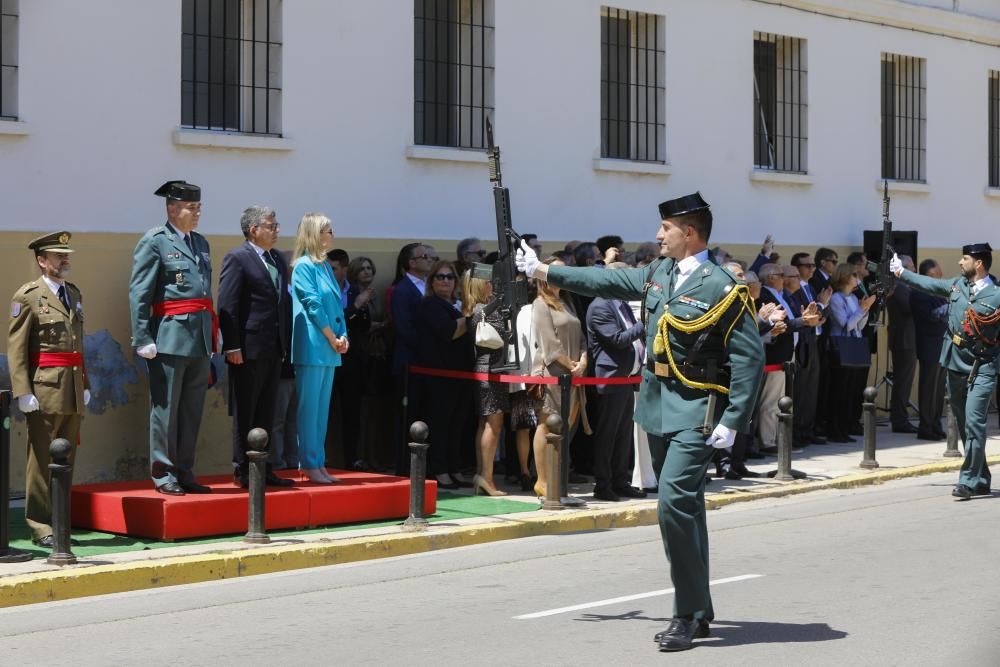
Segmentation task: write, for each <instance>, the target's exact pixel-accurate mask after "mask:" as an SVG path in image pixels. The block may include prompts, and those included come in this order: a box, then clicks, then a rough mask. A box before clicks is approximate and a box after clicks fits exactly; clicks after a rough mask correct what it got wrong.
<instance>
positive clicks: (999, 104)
mask: <svg viewBox="0 0 1000 667" xmlns="http://www.w3.org/2000/svg"><path fill="white" fill-rule="evenodd" d="M987 95H988V96H989V140H990V164H989V169H990V187H991V188H1000V72H998V71H996V70H991V71H990V75H989V81H988V89H987Z"/></svg>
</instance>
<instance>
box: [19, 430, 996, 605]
mask: <svg viewBox="0 0 1000 667" xmlns="http://www.w3.org/2000/svg"><path fill="white" fill-rule="evenodd" d="M995 419H996V417H995V416H994V415H991V416H990V422H991V425H990V426H991V428H990V434H991V436H990V439H989V441H988V443H987V454H988V455H989V456H990V463H991V464H997V463H1000V437H998V435H997V433H996V428H995V427H996V424H995ZM944 451H945V443H944V442H943V441H942V442H925V441H920V440H916V439H915V438H914V437H913V436H911V435H904V434H894V433H891V432H890V430H889V428H888V427H880V428H879V429H878V449H877V453H876V459H877V460H878V462H879V466H880V467H879V468H878V469H875V470H870V471H869V470H863V469H861V468H860V467H859V463H860V462H861V459H862V439H861V438H860V437H859V438H858V442H857V443H852V444H838V445H810V446H809V447H806V448H804V449H802V450H801V451H799V452H797V453H795V454H793V457H792V467H793V468H794V469H796V470H799V471H801V472H804V473H806V475H807V476H808V477H807V479H804V480H797V481H794V482H776V481H774V480H773V479H768V478H760V479H752V480H739V481H730V480H724V479H714V480H712V482H711V483H710V484H709V485H708V487H707V504H708V507H709V508H710V509H715V508H718V507H722V506H724V505H727V504H730V503H733V502H743V501H748V500H754V499H758V498H774V497H780V496H785V495H791V494H798V493H806V492H809V491H815V490H821V489H830V488H851V487H855V486H861V485H866V484H877V483H880V482H883V481H887V480H891V479H899V478H902V477H911V476H916V475H926V474H931V473H934V472H943V471H949V470H954V471H957V470H958V468H959V467H960V466H961V463H962V458H944V457H943V453H944ZM748 467H749V468H750V469H752V470H755V471H757V472H766V471H768V470H773V469H775V467H776V466H775V459H774V458H773V457H769V458H767V459H764V460H760V461H751V462H750V464H749V465H748ZM710 472H712V471H710ZM955 479H956V481H957V473H956V477H955ZM591 491H592V486H591V485H573V486H572V487H571V493H572V494H573V495H575V496H577V497H580V498H582V499H583V500H586V501H587V504H586V506H585V507H583V508H580V509H571V510H562V511H544V510H541V509H538V510H536V511H529V512H524V511H521V512H519V513H516V514H501V513H499V512H498V514H496V515H491V516H479V517H476V518H469V519H461V518H460V519H451V520H447V521H443V522H438V523H431V524H430V526H429V527H428V529H427V530H426V531H422V532H416V533H413V532H403V531H402V530H401V528H400V527H399V526H398V525H393V526H385V525H383V526H380V527H374V528H373V527H367V528H358V529H349V530H344V529H340V530H337V531H336V532H334V531H333V530H320V531H316V530H314V531H310V532H308V533H292V534H289V533H283V534H281V535H280V536H276V537H275V539H274V540H273V541H272V543H271V544H269V545H248V544H245V543H243V542H239V541H219V542H211V543H199V544H180V543H178V544H177V545H176V546H171V547H166V548H158V549H151V550H143V551H123V552H120V553H107V554H101V555H98V556H93V557H80V559H79V563H78V564H77V565H73V566H67V567H63V568H59V567H57V566H52V565H48V564H46V562H45V560H44V559H41V558H36V559H35V560H32V561H29V562H26V563H14V564H0V606H2V607H6V606H14V605H21V604H32V603H36V602H45V601H50V600H60V599H69V598H74V597H82V596H87V595H100V594H106V593H115V592H122V591H129V590H137V589H144V588H155V587H160V586H171V585H178V584H186V583H195V582H201V581H211V580H216V579H227V578H232V577H239V576H248V575H253V574H264V573H269V572H279V571H284V570H291V569H298V568H304V567H317V566H322V565H333V564H338V563H348V562H354V561H361V560H369V559H374V558H385V557H390V556H400V555H406V554H413V553H420V552H426V551H433V550H436V549H445V548H450V547H456V546H465V545H470V544H479V543H483V542H492V541H496V540H506V539H516V538H520V537H529V536H534V535H543V534H554V533H562V532H573V531H581V530H594V529H610V528H622V527H629V526H639V525H651V524H654V523H655V522H656V501H655V499H653V498H650V499H645V500H629V501H622V502H617V503H610V502H602V501H594V500H593V499H592V496H591ZM942 493H943V494H944V493H950V490H948V489H942ZM484 500H485V499H484ZM490 500H492V499H490ZM498 500H499V499H498ZM502 500H504V501H518V500H520V501H523V502H525V503H533V504H534V505H535V506H537V505H538V502H537V500H536V499H535V498H534V496H533V494H531V493H530V492H529V493H522V492H520V491H519V490H518V491H512V492H511V493H510V495H508V496H506V497H504V498H503V499H502ZM502 504H503V503H497V505H498V507H497V509H498V511H504V510H501V507H500V506H501V505H502ZM506 507H507V508H508V509H507V510H505V511H508V512H509V511H510V509H509V508H510V505H507V506H506ZM524 509H530V506H527V505H526V506H525V508H524Z"/></svg>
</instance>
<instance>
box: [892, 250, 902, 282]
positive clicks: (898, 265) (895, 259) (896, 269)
mask: <svg viewBox="0 0 1000 667" xmlns="http://www.w3.org/2000/svg"><path fill="white" fill-rule="evenodd" d="M889 270H890V271H892V275H894V276H896V277H897V278H898V277H899V274H901V273H902V272H903V263H902V262H901V261H899V255H897V254H896V253H892V259H890V260H889Z"/></svg>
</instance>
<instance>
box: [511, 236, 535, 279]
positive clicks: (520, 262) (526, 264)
mask: <svg viewBox="0 0 1000 667" xmlns="http://www.w3.org/2000/svg"><path fill="white" fill-rule="evenodd" d="M539 263H540V262H539V261H538V255H537V254H536V253H535V251H534V250H532V248H531V246H530V245H528V242H527V241H524V240H522V241H521V247H520V248H518V249H517V252H516V253H514V264H515V265H516V266H517V270H518V271H520V272H521V273H523V274H524V275H526V276H528V277H529V278H533V277H534V276H535V270H536V269H538V265H539Z"/></svg>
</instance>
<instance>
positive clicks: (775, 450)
mask: <svg viewBox="0 0 1000 667" xmlns="http://www.w3.org/2000/svg"><path fill="white" fill-rule="evenodd" d="M760 452H761V454H768V455H770V456H774V455H775V454H777V453H778V447H777V445H775V446H774V447H762V448H761V450H760Z"/></svg>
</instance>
